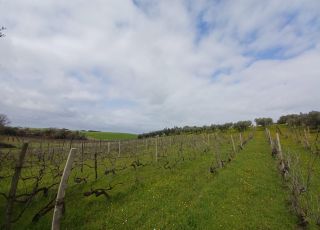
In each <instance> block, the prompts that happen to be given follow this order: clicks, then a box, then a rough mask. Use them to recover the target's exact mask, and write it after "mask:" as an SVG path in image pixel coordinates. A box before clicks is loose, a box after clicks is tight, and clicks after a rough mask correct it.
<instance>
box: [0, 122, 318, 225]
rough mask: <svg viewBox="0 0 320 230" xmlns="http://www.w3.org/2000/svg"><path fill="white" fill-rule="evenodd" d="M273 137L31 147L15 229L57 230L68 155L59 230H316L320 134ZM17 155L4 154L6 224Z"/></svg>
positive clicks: (0, 171)
mask: <svg viewBox="0 0 320 230" xmlns="http://www.w3.org/2000/svg"><path fill="white" fill-rule="evenodd" d="M269 130H270V131H269V133H270V136H269V134H268V131H265V130H264V129H263V128H257V129H252V130H247V131H246V132H243V133H241V136H240V134H239V133H237V132H235V131H228V132H214V133H209V134H207V133H203V134H197V135H195V134H190V135H178V136H169V137H157V138H148V139H141V140H140V139H135V140H128V141H110V142H109V141H92V140H91V141H83V142H80V141H74V142H72V143H69V142H59V141H56V142H53V141H47V142H45V141H39V142H36V141H34V142H32V143H30V145H29V148H28V152H27V155H26V159H25V162H24V165H23V168H22V175H21V177H20V180H19V184H18V189H17V192H16V194H17V195H16V198H15V201H14V205H13V214H12V217H11V220H14V221H13V222H14V223H12V229H50V227H51V221H52V215H53V209H52V207H53V205H54V200H55V197H56V193H57V188H58V183H59V181H60V178H61V172H62V170H63V167H64V164H65V161H66V158H67V154H68V152H69V149H70V147H74V148H77V151H76V156H75V160H74V162H73V168H72V172H71V175H70V177H69V181H68V188H67V190H66V197H65V200H64V204H65V212H64V214H63V218H62V220H61V227H62V229H297V228H301V229H318V225H317V221H318V220H320V219H319V218H320V212H319V207H320V206H319V195H320V189H319V188H320V175H319V174H320V173H319V172H320V161H319V158H318V153H319V152H318V147H317V144H318V143H319V139H318V134H317V133H314V132H309V131H306V130H303V129H294V130H293V129H289V128H287V127H281V128H280V129H279V128H276V127H270V129H269ZM277 134H278V135H279V139H280V140H281V141H280V143H278V142H277V141H276V140H277V139H276V135H277ZM6 140H7V142H8V143H14V144H15V145H21V144H22V143H17V141H16V140H13V139H11V138H8V139H6ZM233 143H234V144H233ZM279 144H280V145H281V147H282V149H281V148H280V149H279V148H278V146H279ZM9 151H10V152H9ZM19 152H20V148H18V149H11V150H8V149H2V150H1V155H0V158H1V159H0V160H1V161H0V162H1V163H0V164H1V165H0V166H1V168H0V176H1V177H0V183H1V186H0V194H2V196H0V210H1V212H0V220H1V221H2V222H1V223H4V220H5V210H6V205H7V203H8V200H9V199H8V196H7V194H8V192H9V189H10V184H11V178H12V175H13V172H14V165H15V161H16V159H17V157H18V154H19ZM282 163H283V165H284V166H285V167H284V168H281V165H282ZM43 188H46V189H43ZM19 213H20V214H21V216H19ZM17 217H19V218H17Z"/></svg>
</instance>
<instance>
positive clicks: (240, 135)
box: [239, 133, 243, 149]
mask: <svg viewBox="0 0 320 230" xmlns="http://www.w3.org/2000/svg"><path fill="white" fill-rule="evenodd" d="M239 137H240V147H241V149H242V148H243V142H242V133H240V134H239Z"/></svg>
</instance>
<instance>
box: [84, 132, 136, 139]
mask: <svg viewBox="0 0 320 230" xmlns="http://www.w3.org/2000/svg"><path fill="white" fill-rule="evenodd" d="M81 133H84V134H85V136H86V137H88V138H90V139H97V140H129V139H136V138H137V137H138V135H137V134H132V133H113V132H88V131H86V132H81Z"/></svg>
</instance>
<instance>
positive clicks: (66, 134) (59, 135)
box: [0, 126, 87, 140]
mask: <svg viewBox="0 0 320 230" xmlns="http://www.w3.org/2000/svg"><path fill="white" fill-rule="evenodd" d="M0 134H1V135H8V136H17V137H34V138H47V139H70V140H86V139H87V138H86V137H85V135H84V134H83V133H81V132H79V131H71V130H68V129H57V128H48V129H30V128H20V127H9V126H5V127H2V128H0Z"/></svg>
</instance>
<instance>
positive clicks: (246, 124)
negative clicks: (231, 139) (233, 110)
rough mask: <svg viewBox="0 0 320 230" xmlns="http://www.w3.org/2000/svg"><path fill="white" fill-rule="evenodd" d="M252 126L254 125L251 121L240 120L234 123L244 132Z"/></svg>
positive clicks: (236, 127)
mask: <svg viewBox="0 0 320 230" xmlns="http://www.w3.org/2000/svg"><path fill="white" fill-rule="evenodd" d="M251 126H252V122H251V121H238V122H237V123H235V124H233V127H234V128H235V129H236V130H238V131H239V132H243V131H245V130H247V129H248V128H249V127H251Z"/></svg>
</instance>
